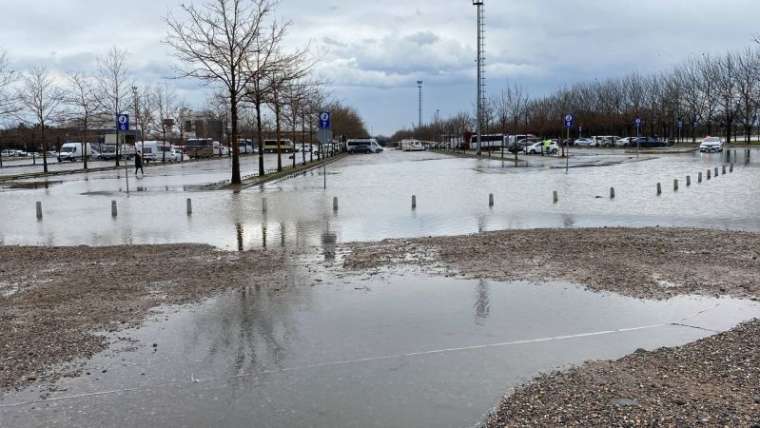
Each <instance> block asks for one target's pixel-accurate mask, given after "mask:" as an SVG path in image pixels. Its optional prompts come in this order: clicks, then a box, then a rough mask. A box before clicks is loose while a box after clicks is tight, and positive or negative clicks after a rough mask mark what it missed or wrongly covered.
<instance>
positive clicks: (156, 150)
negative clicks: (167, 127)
mask: <svg viewBox="0 0 760 428" xmlns="http://www.w3.org/2000/svg"><path fill="white" fill-rule="evenodd" d="M135 145H136V146H137V151H138V152H141V153H142V157H143V160H144V161H145V162H146V163H149V162H162V161H163V160H164V158H165V157H164V153H165V152H166V153H168V152H169V151H171V149H172V146H171V144H169V143H165V142H163V141H146V142H145V143H142V142H137V143H135ZM167 161H168V159H167Z"/></svg>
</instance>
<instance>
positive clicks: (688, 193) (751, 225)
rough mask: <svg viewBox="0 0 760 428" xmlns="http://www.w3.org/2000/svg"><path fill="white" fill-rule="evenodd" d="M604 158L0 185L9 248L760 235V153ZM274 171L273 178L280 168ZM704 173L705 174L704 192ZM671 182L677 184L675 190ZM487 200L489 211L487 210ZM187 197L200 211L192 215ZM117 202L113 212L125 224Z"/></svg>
mask: <svg viewBox="0 0 760 428" xmlns="http://www.w3.org/2000/svg"><path fill="white" fill-rule="evenodd" d="M605 153H608V154H602V155H599V154H594V153H593V152H591V151H576V153H575V154H574V155H575V156H576V157H575V158H573V161H572V162H573V163H572V164H571V165H572V166H573V167H572V168H570V170H569V171H568V173H567V174H566V173H565V170H564V168H562V166H563V164H562V162H561V161H560V162H556V161H547V160H545V159H542V158H541V157H531V158H529V162H530V164H531V166H532V167H528V168H515V167H512V166H511V163H510V162H504V163H502V162H501V161H498V160H487V159H484V160H475V159H459V158H451V157H447V156H444V155H439V154H433V153H424V152H422V153H404V152H399V151H395V150H390V151H386V152H384V153H382V154H379V155H363V156H351V157H348V158H346V159H343V160H340V161H338V162H335V163H333V164H330V165H329V166H327V167H326V168H324V169H319V170H314V171H311V172H308V173H306V174H304V175H301V176H299V177H296V178H291V179H288V180H283V181H279V182H274V183H270V184H267V185H264V186H260V187H255V188H248V189H245V190H242V191H240V192H232V191H203V190H202V189H203V187H202V185H204V184H209V183H214V182H218V181H222V180H225V179H227V178H228V175H229V165H228V161H227V160H219V161H210V162H203V163H197V164H184V165H173V166H162V167H156V168H150V169H148V170H146V171H147V172H148V174H147V175H146V177H145V178H139V179H137V180H135V179H134V177H133V176H130V178H129V182H128V183H127V181H126V180H125V177H124V173H123V172H115V171H109V172H101V173H92V174H76V175H71V176H62V177H56V178H55V180H56V181H57V182H58V183H57V184H55V185H50V186H47V187H45V186H41V185H40V184H39V181H40V180H39V179H35V180H33V181H34V182H35V184H33V185H31V184H30V185H29V187H27V188H24V187H23V185H18V184H16V185H14V186H13V187H10V186H6V187H0V219H2V221H0V244H6V245H7V244H29V245H81V244H85V245H118V244H144V243H147V244H156V243H177V242H196V243H207V244H211V245H215V246H217V247H219V248H223V249H229V250H238V249H249V248H257V247H267V246H290V247H306V246H319V245H324V244H325V243H326V242H327V243H334V242H348V241H368V240H380V239H384V238H391V237H416V236H428V235H455V234H466V233H475V232H479V231H488V230H500V229H525V228H537V227H601V226H633V227H639V226H657V225H660V226H689V227H708V228H717V229H734V230H751V231H759V230H760V217H758V216H757V215H756V213H757V212H758V211H759V210H760V197H758V195H757V192H756V189H757V187H758V185H760V168H759V167H758V164H757V161H756V159H758V158H760V152H759V151H755V152H754V156H753V158H752V159H755V160H754V161H753V162H750V163H745V159H744V155H743V152H742V150H741V149H738V150H737V154H738V159H736V166H735V169H734V172H733V173H729V174H726V175H725V176H724V175H722V173H721V174H720V176H719V177H717V178H716V177H713V178H712V179H711V180H709V181H708V180H707V179H706V171H707V170H708V169H713V168H715V167H716V166H721V165H722V163H721V156H720V155H719V154H699V153H693V154H683V155H665V156H659V157H656V156H651V155H642V157H641V158H640V159H637V158H636V156H635V155H625V154H623V153H621V152H619V151H612V152H605ZM297 159H298V160H299V161H300V159H301V156H300V155H297ZM256 161H257V160H256V157H250V158H246V160H245V161H244V163H243V173H244V174H246V173H252V172H253V171H255V170H256V166H255V165H256ZM286 161H289V160H287V159H286ZM267 162H269V163H268V167H269V165H271V162H272V160H271V158H269V159H268V161H267ZM700 171H701V172H703V173H704V175H705V177H704V181H703V183H701V184H698V183H697V173H698V172H700ZM687 175H690V176H691V179H692V185H691V186H690V187H687V186H686V183H685V180H686V176H687ZM673 179H679V181H680V183H679V184H680V186H679V187H680V189H679V191H677V192H674V191H673V190H672V189H673ZM658 182H660V183H662V187H663V194H662V195H661V196H659V197H658V196H657V195H656V184H657V183H658ZM19 187H20V188H19ZM610 187H614V188H615V191H616V198H615V199H613V200H611V199H610V198H609V189H610ZM128 190H129V192H127V191H128ZM553 191H557V192H558V196H559V202H558V203H556V204H555V203H553V200H552V192H553ZM490 193H493V194H494V198H495V205H494V207H489V206H488V195H489V194H490ZM412 194H414V195H416V197H417V208H416V209H415V210H412V209H411V196H412ZM334 197H337V198H338V204H339V210H338V211H337V212H334V211H333V198H334ZM187 198H192V200H193V214H192V215H191V216H188V215H187V214H186V210H185V207H186V202H185V201H186V199H187ZM265 199H266V202H264V200H265ZM111 200H116V201H117V203H118V217H117V218H112V217H111V209H110V207H111ZM35 201H42V203H43V211H44V219H43V220H42V221H37V220H36V218H35V207H34V202H35ZM265 206H266V209H265V208H264V207H265Z"/></svg>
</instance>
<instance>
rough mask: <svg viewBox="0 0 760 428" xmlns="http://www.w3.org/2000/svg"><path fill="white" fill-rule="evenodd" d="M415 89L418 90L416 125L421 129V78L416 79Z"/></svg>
mask: <svg viewBox="0 0 760 428" xmlns="http://www.w3.org/2000/svg"><path fill="white" fill-rule="evenodd" d="M417 90H418V91H419V104H418V106H419V110H418V112H417V113H418V120H417V127H418V128H419V129H422V80H418V81H417Z"/></svg>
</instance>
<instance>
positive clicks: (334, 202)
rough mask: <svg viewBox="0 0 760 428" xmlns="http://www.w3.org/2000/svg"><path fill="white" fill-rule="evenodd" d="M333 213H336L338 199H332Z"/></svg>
mask: <svg viewBox="0 0 760 428" xmlns="http://www.w3.org/2000/svg"><path fill="white" fill-rule="evenodd" d="M333 211H338V197H337V196H336V197H334V198H333Z"/></svg>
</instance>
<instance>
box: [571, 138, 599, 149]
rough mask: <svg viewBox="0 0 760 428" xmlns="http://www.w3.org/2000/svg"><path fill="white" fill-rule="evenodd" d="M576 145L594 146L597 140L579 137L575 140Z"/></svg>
mask: <svg viewBox="0 0 760 428" xmlns="http://www.w3.org/2000/svg"><path fill="white" fill-rule="evenodd" d="M575 145H576V146H578V147H594V146H595V145H596V142H594V140H592V139H591V138H578V139H577V140H575Z"/></svg>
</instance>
